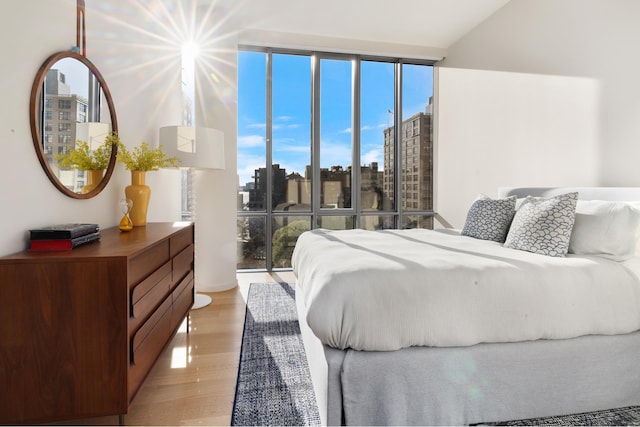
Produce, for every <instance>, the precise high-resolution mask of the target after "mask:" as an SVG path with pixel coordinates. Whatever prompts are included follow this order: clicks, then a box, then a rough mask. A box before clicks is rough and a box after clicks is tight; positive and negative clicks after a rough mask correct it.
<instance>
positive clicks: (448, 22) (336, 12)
mask: <svg viewBox="0 0 640 427" xmlns="http://www.w3.org/2000/svg"><path fill="white" fill-rule="evenodd" d="M212 1H216V0H200V3H201V4H203V3H210V2H212ZM217 1H218V2H220V1H221V2H222V3H226V4H227V5H228V6H230V7H231V8H232V9H233V14H234V19H237V20H239V22H241V23H242V25H243V26H244V27H245V28H248V29H254V30H265V31H277V32H283V33H296V34H307V35H314V36H327V37H337V38H347V39H356V40H368V41H376V42H388V43H397V44H406V45H416V46H429V47H434V48H441V49H446V48H448V47H449V46H450V45H451V44H452V43H454V42H455V41H457V40H458V39H459V38H461V37H462V36H464V35H465V34H466V33H467V32H469V31H470V30H471V29H473V28H474V27H475V26H477V25H478V24H480V23H481V22H482V21H484V20H485V19H487V18H488V17H489V16H490V15H492V14H493V13H495V12H496V11H497V10H498V9H500V8H501V7H502V6H504V5H505V4H506V3H508V2H509V1H510V0H217Z"/></svg>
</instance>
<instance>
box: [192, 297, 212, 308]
mask: <svg viewBox="0 0 640 427" xmlns="http://www.w3.org/2000/svg"><path fill="white" fill-rule="evenodd" d="M209 304H211V297H210V296H209V295H204V294H195V295H194V296H193V307H191V310H197V309H199V308H202V307H206V306H208V305H209Z"/></svg>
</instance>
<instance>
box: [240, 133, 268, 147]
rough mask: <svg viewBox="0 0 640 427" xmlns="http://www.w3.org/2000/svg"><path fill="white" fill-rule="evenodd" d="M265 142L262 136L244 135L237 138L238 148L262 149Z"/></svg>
mask: <svg viewBox="0 0 640 427" xmlns="http://www.w3.org/2000/svg"><path fill="white" fill-rule="evenodd" d="M264 146H265V140H264V136H262V135H245V136H239V137H238V148H254V147H264Z"/></svg>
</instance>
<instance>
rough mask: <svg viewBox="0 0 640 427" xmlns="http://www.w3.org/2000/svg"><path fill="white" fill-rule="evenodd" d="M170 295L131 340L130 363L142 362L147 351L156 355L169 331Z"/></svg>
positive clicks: (166, 338) (170, 330)
mask: <svg viewBox="0 0 640 427" xmlns="http://www.w3.org/2000/svg"><path fill="white" fill-rule="evenodd" d="M172 302H173V301H172V299H171V296H169V297H167V299H166V300H165V301H164V302H163V303H162V304H161V305H160V307H158V309H157V310H156V311H155V312H154V313H153V314H152V315H151V317H149V319H148V320H147V321H146V322H144V324H143V325H142V326H141V327H140V329H138V330H137V331H136V333H135V335H134V336H133V340H132V342H131V363H133V364H136V365H137V364H141V362H142V364H143V365H144V361H145V360H147V359H148V357H147V356H146V355H147V353H152V354H154V355H156V356H157V355H158V354H159V353H160V350H162V347H163V346H164V344H165V343H166V342H167V340H168V339H169V337H170V336H171V333H172V332H173V331H172V329H171V305H172Z"/></svg>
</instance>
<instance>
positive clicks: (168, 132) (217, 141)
mask: <svg viewBox="0 0 640 427" xmlns="http://www.w3.org/2000/svg"><path fill="white" fill-rule="evenodd" d="M160 145H162V149H163V150H164V152H165V153H166V154H167V156H168V157H174V156H175V157H177V158H179V159H180V165H179V166H180V167H183V168H193V169H224V134H223V133H222V132H221V131H219V130H217V129H211V128H204V127H192V126H164V127H161V128H160Z"/></svg>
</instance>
